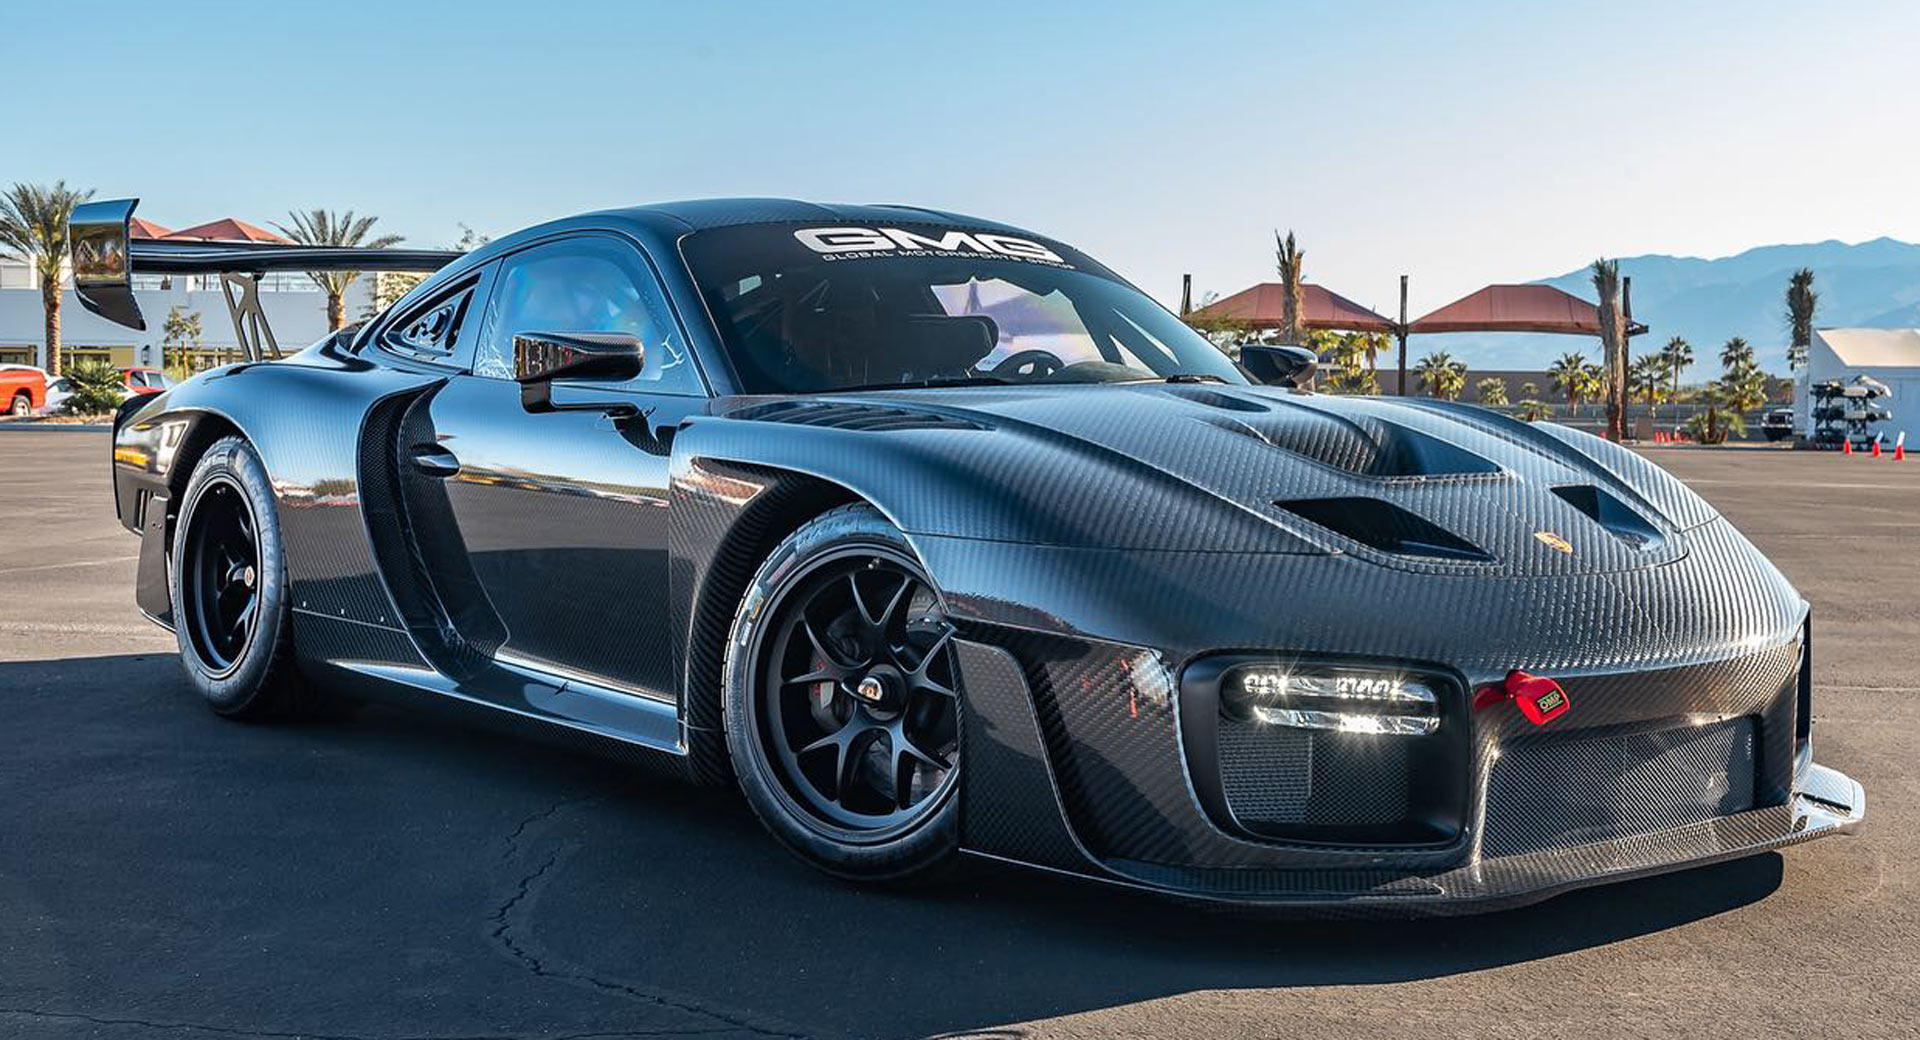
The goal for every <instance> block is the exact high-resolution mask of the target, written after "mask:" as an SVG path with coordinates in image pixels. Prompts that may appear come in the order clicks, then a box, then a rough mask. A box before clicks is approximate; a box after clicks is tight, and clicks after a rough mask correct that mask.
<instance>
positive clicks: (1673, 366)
mask: <svg viewBox="0 0 1920 1040" xmlns="http://www.w3.org/2000/svg"><path fill="white" fill-rule="evenodd" d="M1660 356H1661V357H1663V358H1665V359H1666V362H1667V375H1668V376H1669V377H1671V378H1672V379H1673V390H1672V392H1671V393H1670V394H1669V395H1668V396H1669V397H1672V398H1675V399H1677V398H1679V396H1680V373H1681V372H1683V371H1685V370H1686V367H1687V366H1688V365H1691V364H1693V344H1691V343H1688V342H1687V341H1686V340H1684V339H1681V338H1680V337H1678V336H1675V337H1673V338H1672V339H1670V340H1668V341H1667V345H1666V348H1665V349H1663V350H1661V351H1660Z"/></svg>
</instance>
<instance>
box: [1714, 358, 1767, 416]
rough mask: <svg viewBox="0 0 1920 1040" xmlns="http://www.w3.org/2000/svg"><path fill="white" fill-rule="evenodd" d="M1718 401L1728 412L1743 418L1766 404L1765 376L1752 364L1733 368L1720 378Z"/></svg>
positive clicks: (1748, 363)
mask: <svg viewBox="0 0 1920 1040" xmlns="http://www.w3.org/2000/svg"><path fill="white" fill-rule="evenodd" d="M1720 400H1721V402H1722V403H1723V404H1725V405H1726V407H1727V410H1728V411H1730V412H1733V413H1734V414H1736V415H1739V416H1741V417H1742V418H1744V417H1745V416H1746V414H1747V413H1748V412H1751V411H1753V410H1754V409H1756V408H1759V407H1762V406H1764V405H1765V404H1766V403H1767V374H1766V373H1765V372H1762V371H1761V370H1760V369H1759V368H1756V367H1755V366H1754V365H1753V363H1752V362H1747V363H1744V364H1740V365H1737V366H1735V367H1734V368H1733V370H1732V371H1729V372H1728V373H1727V374H1726V375H1724V376H1722V377H1721V378H1720Z"/></svg>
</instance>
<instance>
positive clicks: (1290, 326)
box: [1273, 228, 1307, 343]
mask: <svg viewBox="0 0 1920 1040" xmlns="http://www.w3.org/2000/svg"><path fill="white" fill-rule="evenodd" d="M1273 259H1274V265H1275V266H1276V267H1278V268H1279V270H1280V341H1281V342H1282V343H1305V342H1306V335H1307V329H1306V326H1305V325H1304V324H1303V322H1304V321H1305V320H1306V310H1307V298H1306V288H1305V284H1306V283H1304V282H1302V281H1301V278H1300V270H1301V265H1302V264H1304V263H1305V262H1306V259H1307V254H1306V252H1305V251H1304V250H1302V249H1301V248H1300V247H1299V246H1297V245H1295V244H1294V242H1293V232H1292V231H1288V232H1287V237H1286V238H1281V237H1280V231H1279V229H1278V228H1275V229H1274V232H1273Z"/></svg>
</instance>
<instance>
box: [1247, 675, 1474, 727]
mask: <svg viewBox="0 0 1920 1040" xmlns="http://www.w3.org/2000/svg"><path fill="white" fill-rule="evenodd" d="M1220 711H1221V714H1223V715H1225V716H1227V717H1228V718H1231V719H1238V720H1240V721H1243V722H1245V721H1255V722H1264V723H1268V724H1271V725H1275V726H1291V727H1294V728H1296V729H1324V730H1335V731H1338V732H1342V733H1389V734H1395V735H1401V736H1424V735H1426V734H1429V733H1432V732H1433V731H1435V730H1437V729H1439V728H1440V698H1439V696H1438V695H1437V694H1436V693H1435V692H1434V690H1433V688H1432V687H1431V686H1429V685H1428V684H1427V683H1426V682H1424V681H1422V680H1421V679H1419V678H1418V677H1414V676H1406V675H1400V674H1397V673H1394V672H1391V671H1382V670H1378V669H1369V668H1356V667H1347V666H1342V665H1297V666H1288V665H1270V664H1249V665H1241V666H1240V667H1237V668H1234V669H1233V670H1231V671H1229V672H1228V673H1227V674H1226V675H1225V676H1222V681H1221V684H1220Z"/></svg>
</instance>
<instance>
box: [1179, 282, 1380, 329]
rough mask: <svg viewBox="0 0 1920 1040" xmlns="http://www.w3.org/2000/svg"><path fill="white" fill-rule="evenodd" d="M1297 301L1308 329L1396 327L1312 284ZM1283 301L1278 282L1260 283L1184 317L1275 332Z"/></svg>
mask: <svg viewBox="0 0 1920 1040" xmlns="http://www.w3.org/2000/svg"><path fill="white" fill-rule="evenodd" d="M1300 297H1301V303H1303V304H1304V305H1305V310H1306V315H1305V320H1304V324H1305V325H1306V327H1307V328H1309V329H1337V330H1339V331H1341V332H1387V333H1391V332H1393V331H1395V330H1396V329H1397V328H1398V327H1399V326H1397V325H1395V324H1394V322H1393V319H1392V318H1388V317H1386V316H1384V315H1380V314H1375V313H1374V312H1372V311H1370V310H1368V309H1366V308H1365V307H1362V306H1360V305H1359V304H1357V303H1355V302H1353V301H1352V300H1349V299H1347V298H1346V297H1345V296H1342V295H1340V294H1339V293H1337V292H1334V291H1332V290H1331V289H1327V288H1324V287H1322V286H1318V285H1314V284H1313V283H1311V282H1309V283H1307V284H1305V285H1302V286H1301V287H1300ZM1285 298H1286V293H1285V291H1284V290H1283V289H1282V288H1281V286H1280V283H1279V282H1261V283H1260V284H1259V285H1256V286H1253V287H1252V288H1248V289H1242V290H1240V291H1239V292H1237V293H1234V294H1233V295H1232V296H1228V297H1226V298H1225V299H1220V300H1215V301H1213V302H1212V303H1209V304H1207V305H1206V306H1205V307H1202V308H1200V309H1199V310H1196V311H1194V312H1193V313H1191V314H1189V315H1187V317H1189V318H1197V319H1200V320H1202V321H1240V322H1245V323H1247V324H1248V325H1250V326H1252V327H1253V328H1256V329H1277V328H1279V327H1280V313H1281V307H1282V306H1283V304H1282V302H1281V301H1282V300H1284V299H1285Z"/></svg>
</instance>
